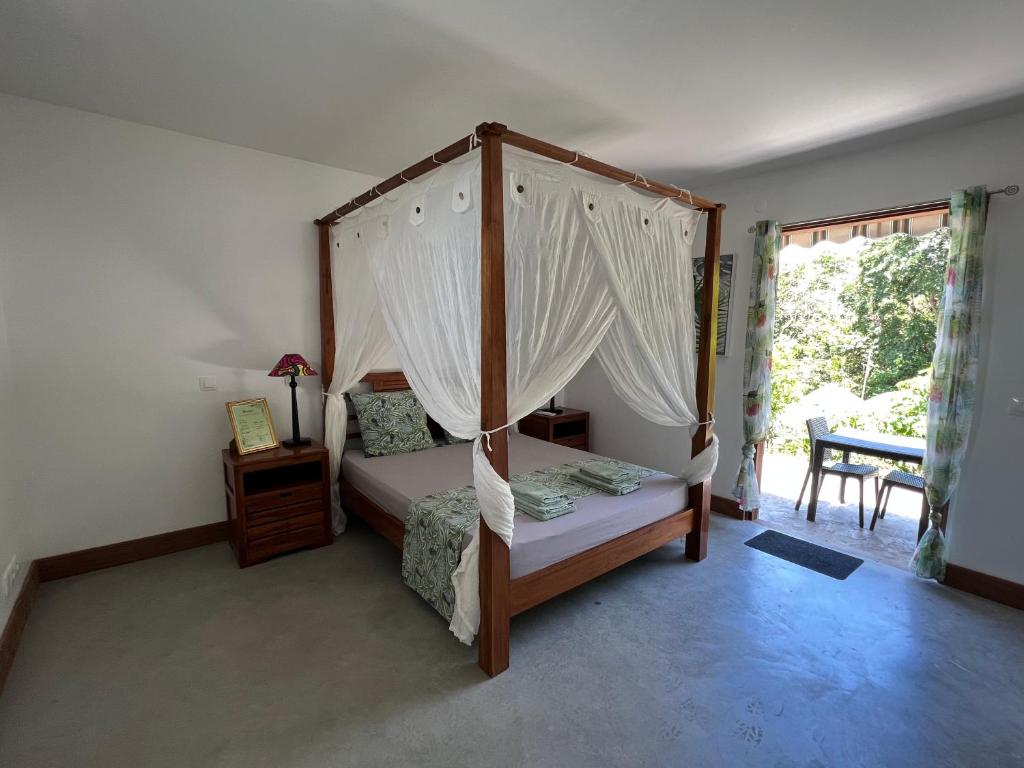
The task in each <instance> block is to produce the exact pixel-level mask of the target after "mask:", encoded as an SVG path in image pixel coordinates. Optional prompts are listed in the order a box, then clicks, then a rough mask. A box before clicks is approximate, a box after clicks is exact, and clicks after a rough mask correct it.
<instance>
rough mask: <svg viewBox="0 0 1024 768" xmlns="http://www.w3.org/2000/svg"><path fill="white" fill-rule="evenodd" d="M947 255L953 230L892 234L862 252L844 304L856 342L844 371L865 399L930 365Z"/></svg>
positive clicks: (844, 289)
mask: <svg viewBox="0 0 1024 768" xmlns="http://www.w3.org/2000/svg"><path fill="white" fill-rule="evenodd" d="M948 252H949V230H948V229H939V230H936V231H934V232H931V233H929V234H926V235H922V236H921V237H911V236H910V235H904V234H897V235H892V236H891V237H887V238H885V239H883V240H876V241H874V242H873V243H871V244H870V245H868V246H867V247H866V248H865V249H864V250H863V251H861V252H860V255H859V258H858V260H857V261H858V268H857V274H856V278H855V279H854V280H853V281H852V282H851V283H849V284H848V285H846V286H845V287H844V288H843V290H842V292H841V293H840V296H839V300H840V303H842V304H843V305H844V306H845V307H846V308H847V309H848V310H849V312H850V314H851V315H852V317H853V322H852V324H851V327H850V330H851V332H852V338H855V339H856V344H851V347H850V349H849V350H848V354H847V355H846V357H845V359H844V361H843V367H844V369H845V373H846V376H847V378H848V379H851V380H853V381H855V382H856V383H857V384H858V385H859V386H858V387H857V388H856V389H854V390H853V391H854V392H856V393H857V394H859V395H860V396H861V397H862V398H865V399H866V398H869V397H872V396H874V395H877V394H881V393H882V392H889V391H891V390H893V389H894V388H895V387H896V385H897V383H899V382H901V381H904V380H905V379H908V378H911V377H914V376H917V375H918V374H919V373H920V372H921V371H922V370H923V369H924V368H927V367H928V365H929V364H930V363H931V359H932V353H933V352H934V350H935V322H936V312H937V310H938V304H939V299H940V298H941V294H942V287H943V282H944V278H945V265H946V254H947V253H948ZM851 340H852V339H851Z"/></svg>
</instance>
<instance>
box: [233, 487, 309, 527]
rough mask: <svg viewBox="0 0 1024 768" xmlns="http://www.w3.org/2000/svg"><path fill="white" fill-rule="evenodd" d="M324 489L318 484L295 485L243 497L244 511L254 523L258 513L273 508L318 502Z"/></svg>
mask: <svg viewBox="0 0 1024 768" xmlns="http://www.w3.org/2000/svg"><path fill="white" fill-rule="evenodd" d="M323 492H324V488H323V486H322V485H321V484H320V483H311V484H309V485H296V486H294V487H291V488H284V489H282V490H279V491H268V492H267V493H257V494H253V495H251V496H246V497H245V509H246V512H248V513H249V520H250V521H252V522H255V521H256V518H257V514H256V513H258V512H261V511H263V510H267V509H273V508H274V507H284V506H289V505H292V504H300V503H302V502H304V501H320V499H321V498H322V497H323Z"/></svg>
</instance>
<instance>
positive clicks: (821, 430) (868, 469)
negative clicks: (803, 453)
mask: <svg viewBox="0 0 1024 768" xmlns="http://www.w3.org/2000/svg"><path fill="white" fill-rule="evenodd" d="M828 433H829V428H828V420H827V419H826V418H825V417H824V416H815V417H814V418H812V419H808V420H807V434H808V436H809V437H810V438H811V457H810V461H808V462H807V474H806V475H805V476H804V484H803V485H802V486H801V487H800V496H799V497H798V498H797V500H796V506H795V507H794V509H797V510H799V509H800V504H801V503H802V502H803V500H804V491H806V490H807V481H808V480H810V479H811V472H812V471H813V469H814V443H815V441H816V440H817V439H818V438H819V437H824V436H825V435H827V434H828ZM832 454H834V451H826V454H825V459H826V460H825V462H824V463H823V464H822V465H821V481H819V482H824V480H825V476H826V475H835V476H836V477H838V478H839V479H840V481H841V484H840V486H839V502H840V503H846V481H847V480H849V479H851V478H852V479H854V480H856V481H857V482H858V483H860V508H859V510H858V519H859V522H860V527H861V528H863V527H864V480H865V479H867V478H869V477H873V478H874V479H875V506H876V507H877V506H878V494H879V489H878V467H876V466H873V465H871V464H851V463H850V454H849V453H844V454H843V460H842V461H833V460H832ZM819 488H820V485H819Z"/></svg>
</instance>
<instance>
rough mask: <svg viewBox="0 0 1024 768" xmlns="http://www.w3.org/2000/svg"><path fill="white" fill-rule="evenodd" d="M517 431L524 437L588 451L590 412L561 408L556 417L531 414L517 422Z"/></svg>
mask: <svg viewBox="0 0 1024 768" xmlns="http://www.w3.org/2000/svg"><path fill="white" fill-rule="evenodd" d="M519 431H520V432H521V433H522V434H524V435H529V436H530V437H536V438H537V439H538V440H547V441H548V442H549V443H558V444H559V445H564V446H566V447H567V448H578V449H579V450H581V451H589V450H590V411H580V410H578V409H576V408H563V409H562V412H561V413H560V414H558V415H557V416H548V415H547V414H543V413H537V411H534V412H533V413H530V414H528V415H527V416H525V417H524V418H523V419H521V420H520V422H519Z"/></svg>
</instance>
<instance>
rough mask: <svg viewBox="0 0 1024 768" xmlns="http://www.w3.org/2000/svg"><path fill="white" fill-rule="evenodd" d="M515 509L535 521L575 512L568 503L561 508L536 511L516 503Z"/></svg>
mask: <svg viewBox="0 0 1024 768" xmlns="http://www.w3.org/2000/svg"><path fill="white" fill-rule="evenodd" d="M516 509H517V510H519V511H520V512H522V513H524V514H527V515H529V516H530V517H532V518H534V519H535V520H542V521H543V520H551V519H553V518H556V517H561V516H562V515H567V514H569V513H570V512H574V511H575V509H576V508H575V507H574V506H573V505H572V504H571V503H569V504H566V505H564V506H561V507H552V508H550V509H544V510H538V509H535V508H533V507H527V506H525V505H523V504H521V503H519V502H518V501H517V502H516Z"/></svg>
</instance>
